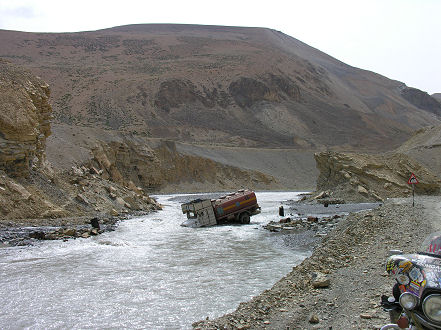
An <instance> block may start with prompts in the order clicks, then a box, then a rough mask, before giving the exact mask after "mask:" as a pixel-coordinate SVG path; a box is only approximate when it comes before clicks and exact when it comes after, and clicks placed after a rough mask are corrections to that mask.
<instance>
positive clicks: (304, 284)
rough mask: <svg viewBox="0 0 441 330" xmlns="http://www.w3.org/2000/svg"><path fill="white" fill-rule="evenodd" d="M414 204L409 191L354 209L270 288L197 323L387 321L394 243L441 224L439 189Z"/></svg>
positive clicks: (412, 242)
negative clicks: (385, 298) (383, 301)
mask: <svg viewBox="0 0 441 330" xmlns="http://www.w3.org/2000/svg"><path fill="white" fill-rule="evenodd" d="M411 205H412V203H411V202H410V203H409V198H407V199H406V198H404V199H393V200H388V201H386V202H385V204H384V205H383V206H381V207H379V208H377V209H374V210H370V211H361V212H358V213H351V214H349V215H348V216H346V217H345V218H344V219H342V220H341V221H340V222H339V223H338V224H337V226H336V227H335V229H333V230H332V231H331V232H329V234H328V235H327V236H326V237H324V238H323V239H322V240H321V241H320V242H319V243H318V244H317V245H316V246H315V247H314V249H313V252H312V255H311V256H310V257H308V258H306V259H305V260H304V261H303V262H301V263H300V264H299V265H297V266H295V267H293V270H292V271H291V272H290V273H288V274H287V275H285V276H284V277H283V278H282V279H280V280H279V281H278V282H277V283H276V284H275V285H274V286H273V287H272V288H271V289H269V290H265V291H264V292H262V293H261V294H259V295H258V296H255V297H254V298H252V299H251V300H250V301H247V302H242V303H240V304H239V306H238V308H237V309H236V310H235V311H234V312H232V313H229V314H226V315H223V316H221V317H219V318H216V319H214V320H202V321H197V322H195V323H193V328H195V329H299V328H301V329H305V328H308V329H329V328H330V327H332V328H334V329H349V328H356V329H367V328H379V327H381V326H382V325H384V324H387V323H388V319H389V316H388V313H386V312H384V311H383V310H382V308H381V306H380V304H379V302H380V296H381V295H382V294H386V295H388V294H390V293H391V290H392V286H393V280H392V279H391V278H388V277H386V276H384V275H385V261H386V258H387V255H388V251H389V250H390V249H401V250H403V251H404V252H414V251H416V250H417V249H418V245H419V242H420V241H422V240H423V239H424V237H426V235H427V234H429V233H430V232H432V231H434V230H440V229H441V223H440V221H439V220H438V219H439V211H438V210H437V208H436V207H435V206H436V205H438V200H437V197H429V196H424V197H423V196H422V197H421V198H420V201H419V202H418V203H417V204H416V205H415V207H412V206H411ZM415 228H418V230H415ZM410 237H412V238H410ZM319 279H320V280H319Z"/></svg>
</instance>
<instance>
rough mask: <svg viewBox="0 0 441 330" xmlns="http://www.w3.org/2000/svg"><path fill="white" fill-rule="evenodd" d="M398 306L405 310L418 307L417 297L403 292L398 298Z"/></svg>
mask: <svg viewBox="0 0 441 330" xmlns="http://www.w3.org/2000/svg"><path fill="white" fill-rule="evenodd" d="M400 305H401V306H403V308H405V309H409V310H412V309H414V308H415V307H416V305H418V297H417V296H415V295H414V294H411V293H410V292H404V293H403V294H402V295H401V296H400Z"/></svg>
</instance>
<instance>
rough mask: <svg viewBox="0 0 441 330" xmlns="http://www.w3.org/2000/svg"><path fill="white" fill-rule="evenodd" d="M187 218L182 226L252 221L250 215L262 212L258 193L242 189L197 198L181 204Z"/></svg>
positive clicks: (204, 225) (246, 222) (195, 226)
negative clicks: (216, 196) (208, 197)
mask: <svg viewBox="0 0 441 330" xmlns="http://www.w3.org/2000/svg"><path fill="white" fill-rule="evenodd" d="M181 208H182V213H183V214H186V215H187V220H186V221H184V222H183V223H182V224H181V226H184V227H194V228H197V227H207V226H214V225H218V224H223V223H228V222H238V223H242V224H248V223H250V217H251V216H253V215H256V214H259V213H260V206H259V204H257V198H256V194H255V193H254V192H253V191H251V190H248V189H241V190H238V191H236V192H233V193H231V194H227V195H224V196H220V197H219V198H216V199H195V200H192V201H191V202H188V203H184V204H182V205H181Z"/></svg>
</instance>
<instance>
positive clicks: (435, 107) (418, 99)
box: [401, 87, 441, 115]
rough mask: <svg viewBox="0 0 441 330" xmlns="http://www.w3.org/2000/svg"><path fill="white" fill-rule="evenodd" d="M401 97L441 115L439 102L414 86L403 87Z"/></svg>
mask: <svg viewBox="0 0 441 330" xmlns="http://www.w3.org/2000/svg"><path fill="white" fill-rule="evenodd" d="M401 94H402V95H403V97H404V98H405V99H406V100H407V101H409V102H410V103H412V104H413V105H414V106H416V107H418V108H421V109H424V110H427V111H430V112H433V113H434V114H437V115H441V103H440V102H439V101H438V100H437V99H436V98H434V97H432V96H430V95H429V94H427V93H425V92H423V91H420V90H419V89H416V88H409V87H407V88H404V89H403V90H402V92H401Z"/></svg>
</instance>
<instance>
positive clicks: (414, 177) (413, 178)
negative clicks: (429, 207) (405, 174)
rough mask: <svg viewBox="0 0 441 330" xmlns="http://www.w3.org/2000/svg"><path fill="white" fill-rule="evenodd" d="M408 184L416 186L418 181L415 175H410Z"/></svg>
mask: <svg viewBox="0 0 441 330" xmlns="http://www.w3.org/2000/svg"><path fill="white" fill-rule="evenodd" d="M407 183H408V184H417V183H418V179H417V178H416V176H415V174H413V173H412V174H411V176H410V178H409V180H408V181H407Z"/></svg>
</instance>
